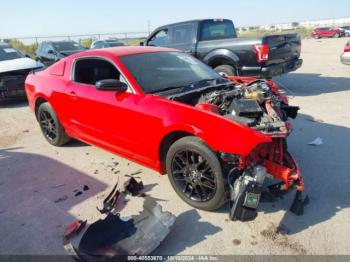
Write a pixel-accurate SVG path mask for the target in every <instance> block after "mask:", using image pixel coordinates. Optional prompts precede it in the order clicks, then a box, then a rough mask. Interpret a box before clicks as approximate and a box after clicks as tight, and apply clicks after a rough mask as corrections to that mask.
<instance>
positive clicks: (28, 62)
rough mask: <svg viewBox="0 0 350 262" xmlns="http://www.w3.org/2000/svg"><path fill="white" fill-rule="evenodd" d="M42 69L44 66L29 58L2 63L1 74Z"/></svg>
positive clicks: (0, 65)
mask: <svg viewBox="0 0 350 262" xmlns="http://www.w3.org/2000/svg"><path fill="white" fill-rule="evenodd" d="M40 67H44V65H43V64H42V63H40V62H37V61H35V60H33V59H31V58H28V57H23V58H17V59H11V60H5V61H0V73H4V72H11V71H17V70H23V69H35V68H40Z"/></svg>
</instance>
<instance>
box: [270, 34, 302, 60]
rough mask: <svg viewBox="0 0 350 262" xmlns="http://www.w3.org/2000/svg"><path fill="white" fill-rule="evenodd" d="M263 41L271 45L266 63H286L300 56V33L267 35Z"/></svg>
mask: <svg viewBox="0 0 350 262" xmlns="http://www.w3.org/2000/svg"><path fill="white" fill-rule="evenodd" d="M263 43H264V44H268V45H269V47H270V53H269V60H268V61H267V62H266V65H272V64H279V63H284V62H287V61H290V60H293V59H297V58H299V56H300V51H301V40H300V36H299V35H298V34H283V35H271V36H265V37H264V38H263Z"/></svg>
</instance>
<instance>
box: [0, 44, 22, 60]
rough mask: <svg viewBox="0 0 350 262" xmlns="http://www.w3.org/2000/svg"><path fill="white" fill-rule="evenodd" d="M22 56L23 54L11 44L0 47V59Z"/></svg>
mask: <svg viewBox="0 0 350 262" xmlns="http://www.w3.org/2000/svg"><path fill="white" fill-rule="evenodd" d="M22 57H24V55H23V54H22V53H21V52H19V51H18V50H17V49H15V48H13V47H11V46H7V47H0V61H5V60H12V59H17V58H22Z"/></svg>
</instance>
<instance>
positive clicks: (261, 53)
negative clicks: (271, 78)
mask: <svg viewBox="0 0 350 262" xmlns="http://www.w3.org/2000/svg"><path fill="white" fill-rule="evenodd" d="M254 51H255V52H256V61H258V62H266V61H268V60H269V53H270V47H269V45H267V44H262V45H261V44H258V45H255V46H254Z"/></svg>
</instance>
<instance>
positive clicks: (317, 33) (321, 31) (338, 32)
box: [311, 27, 345, 39]
mask: <svg viewBox="0 0 350 262" xmlns="http://www.w3.org/2000/svg"><path fill="white" fill-rule="evenodd" d="M311 34H312V36H313V37H315V38H317V39H318V38H321V37H342V36H344V34H345V32H344V30H342V29H340V28H331V27H320V28H315V29H314V30H313V31H312V33H311Z"/></svg>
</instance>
